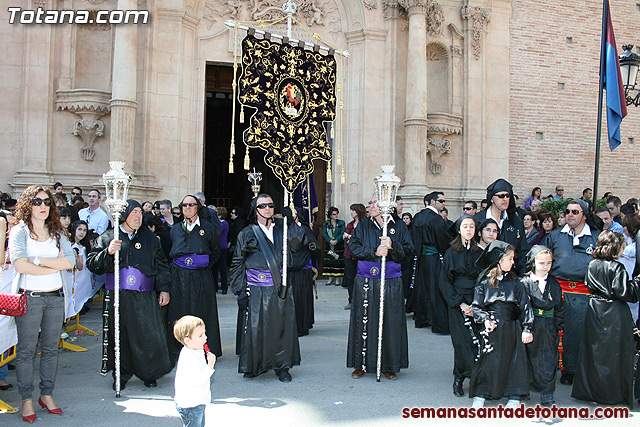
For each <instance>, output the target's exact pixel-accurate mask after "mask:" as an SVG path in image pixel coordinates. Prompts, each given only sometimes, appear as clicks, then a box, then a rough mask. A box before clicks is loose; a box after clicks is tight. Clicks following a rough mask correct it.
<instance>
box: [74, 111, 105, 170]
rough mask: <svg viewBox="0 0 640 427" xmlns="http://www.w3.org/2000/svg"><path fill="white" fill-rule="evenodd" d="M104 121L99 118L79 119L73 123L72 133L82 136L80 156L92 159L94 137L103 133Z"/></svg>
mask: <svg viewBox="0 0 640 427" xmlns="http://www.w3.org/2000/svg"><path fill="white" fill-rule="evenodd" d="M103 131H104V123H102V121H100V120H90V119H80V120H76V122H75V123H74V124H73V131H72V132H71V133H72V134H74V135H76V136H79V137H80V138H82V142H83V143H84V145H83V146H82V147H81V148H80V151H81V152H82V158H83V159H84V160H87V161H89V162H92V161H93V157H94V156H95V155H96V153H95V151H93V144H94V142H95V140H96V137H98V136H103V135H104V132H103Z"/></svg>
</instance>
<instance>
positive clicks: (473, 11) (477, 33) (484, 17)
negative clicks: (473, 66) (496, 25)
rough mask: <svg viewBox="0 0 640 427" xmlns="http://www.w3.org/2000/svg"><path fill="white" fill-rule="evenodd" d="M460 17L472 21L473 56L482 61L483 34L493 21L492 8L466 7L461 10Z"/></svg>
mask: <svg viewBox="0 0 640 427" xmlns="http://www.w3.org/2000/svg"><path fill="white" fill-rule="evenodd" d="M460 16H461V17H462V19H464V20H471V21H472V25H471V34H472V37H473V38H472V39H471V46H472V47H473V56H474V57H475V58H476V59H480V46H481V44H482V34H484V33H485V32H486V31H487V24H488V23H489V21H491V8H488V7H485V8H482V7H471V6H469V5H465V6H463V7H462V9H461V10H460Z"/></svg>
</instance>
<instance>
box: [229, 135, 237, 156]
mask: <svg viewBox="0 0 640 427" xmlns="http://www.w3.org/2000/svg"><path fill="white" fill-rule="evenodd" d="M229 155H230V156H235V155H236V143H235V142H234V141H233V139H232V140H231V151H230V153H229Z"/></svg>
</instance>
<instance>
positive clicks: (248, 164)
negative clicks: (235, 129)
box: [244, 145, 251, 171]
mask: <svg viewBox="0 0 640 427" xmlns="http://www.w3.org/2000/svg"><path fill="white" fill-rule="evenodd" d="M244 170H246V171H248V170H251V159H250V158H249V146H248V145H247V150H246V151H245V152H244Z"/></svg>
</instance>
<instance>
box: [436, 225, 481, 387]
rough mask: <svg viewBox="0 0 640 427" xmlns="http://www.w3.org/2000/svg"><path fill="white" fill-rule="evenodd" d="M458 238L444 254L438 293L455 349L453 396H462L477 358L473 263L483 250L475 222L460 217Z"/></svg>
mask: <svg viewBox="0 0 640 427" xmlns="http://www.w3.org/2000/svg"><path fill="white" fill-rule="evenodd" d="M455 230H456V233H457V237H456V238H455V239H454V240H453V242H451V247H450V248H449V249H447V252H446V253H445V254H444V260H443V262H442V269H443V273H442V274H441V276H440V277H442V278H443V280H442V281H441V282H440V292H441V293H442V297H443V298H444V299H445V301H446V302H447V305H448V306H449V329H450V331H451V342H452V344H453V350H454V353H453V354H454V359H453V360H454V362H453V394H454V395H456V396H459V397H460V396H464V392H463V390H462V382H463V381H464V379H465V378H469V377H471V370H472V369H473V365H474V364H475V359H476V357H477V355H478V337H479V328H478V327H477V326H476V325H477V324H476V323H475V322H473V310H472V309H471V303H472V302H473V291H474V288H475V285H476V279H477V278H478V274H480V268H479V267H477V266H476V261H477V259H478V257H479V256H480V254H481V253H482V249H481V248H480V247H479V246H478V244H477V242H476V222H475V220H474V219H473V217H472V216H470V215H462V216H461V217H460V218H458V220H457V221H456V224H455Z"/></svg>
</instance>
